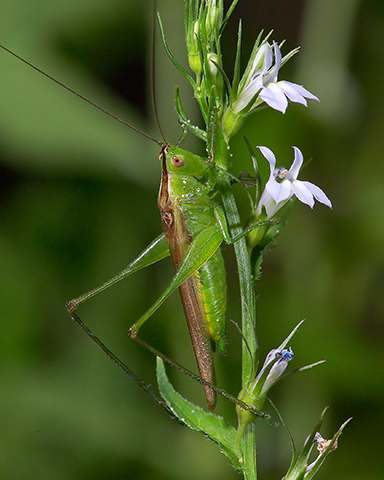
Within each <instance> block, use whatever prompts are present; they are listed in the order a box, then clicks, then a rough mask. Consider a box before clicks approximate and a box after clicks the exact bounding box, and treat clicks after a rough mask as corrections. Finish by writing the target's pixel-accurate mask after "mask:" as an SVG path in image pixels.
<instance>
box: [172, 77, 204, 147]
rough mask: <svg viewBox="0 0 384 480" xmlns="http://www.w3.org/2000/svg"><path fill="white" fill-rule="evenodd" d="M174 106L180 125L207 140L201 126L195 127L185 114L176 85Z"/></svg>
mask: <svg viewBox="0 0 384 480" xmlns="http://www.w3.org/2000/svg"><path fill="white" fill-rule="evenodd" d="M175 108H176V112H177V114H178V116H179V121H180V123H181V125H182V127H186V128H187V129H188V130H189V131H190V132H192V133H193V134H194V135H196V137H198V138H200V139H201V140H203V141H204V142H206V141H207V134H206V132H205V131H204V130H202V129H201V128H199V127H197V126H196V125H192V123H191V121H190V119H189V118H188V117H187V116H186V114H185V112H184V109H183V105H182V103H181V98H180V90H179V87H178V86H176V88H175Z"/></svg>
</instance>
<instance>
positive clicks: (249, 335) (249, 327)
mask: <svg viewBox="0 0 384 480" xmlns="http://www.w3.org/2000/svg"><path fill="white" fill-rule="evenodd" d="M221 193H222V199H223V206H224V210H225V214H226V217H227V220H228V225H229V228H230V231H231V235H232V236H236V235H239V234H240V233H241V232H242V226H241V219H240V215H239V211H238V208H237V204H236V199H235V197H234V195H233V193H232V190H231V187H230V185H229V184H226V185H223V187H222V191H221ZM234 250H235V255H236V261H237V268H238V275H239V284H240V297H241V308H242V332H243V344H242V388H244V387H245V386H246V385H248V383H249V382H250V381H251V380H252V379H253V378H254V376H255V365H256V360H257V338H256V331H255V323H256V297H255V292H254V288H253V280H252V275H251V266H250V261H249V255H248V251H247V245H246V241H245V238H242V239H241V240H239V241H238V242H236V243H235V244H234ZM249 352H251V356H250V354H249ZM242 452H243V465H244V478H245V479H247V480H251V479H252V480H256V479H257V471H256V432H255V426H254V424H251V425H249V426H248V427H247V428H246V430H245V433H244V436H243V442H242Z"/></svg>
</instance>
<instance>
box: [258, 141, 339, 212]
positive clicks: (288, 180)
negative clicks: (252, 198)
mask: <svg viewBox="0 0 384 480" xmlns="http://www.w3.org/2000/svg"><path fill="white" fill-rule="evenodd" d="M257 148H258V149H259V150H260V152H261V153H262V154H263V155H264V157H265V158H266V159H267V160H268V162H269V167H270V170H271V173H270V176H269V180H268V182H267V183H266V185H265V188H264V191H263V193H262V195H261V197H260V200H259V203H258V206H257V211H256V213H257V215H260V213H261V210H262V207H265V210H266V213H267V219H269V218H271V217H273V215H275V213H276V212H277V211H278V210H280V208H282V207H283V206H284V205H285V204H286V203H287V202H288V200H289V199H290V198H291V197H292V196H293V195H296V197H297V198H298V199H299V200H300V202H302V203H306V204H307V205H309V206H310V207H311V208H313V206H314V204H315V199H316V200H317V201H318V202H320V203H323V204H324V205H326V206H327V207H329V208H332V203H331V201H330V200H329V198H328V197H327V196H326V195H325V193H324V192H323V191H322V190H321V188H319V187H317V186H316V185H314V184H313V183H311V182H302V181H300V180H297V177H298V175H299V171H300V168H301V165H302V164H303V154H302V153H301V151H300V150H299V149H298V148H297V147H293V149H294V151H295V159H294V161H293V163H292V165H291V168H290V169H289V170H286V169H285V168H284V167H279V168H275V166H276V157H275V155H274V153H273V152H272V150H270V149H269V148H268V147H257ZM277 179H281V182H278V181H277Z"/></svg>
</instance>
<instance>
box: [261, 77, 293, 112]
mask: <svg viewBox="0 0 384 480" xmlns="http://www.w3.org/2000/svg"><path fill="white" fill-rule="evenodd" d="M259 97H260V98H261V99H262V100H264V102H265V103H267V104H268V105H269V106H270V107H271V108H273V109H275V110H278V111H279V112H281V113H285V111H286V109H287V106H288V100H287V98H286V96H285V95H284V93H283V91H282V90H281V88H280V87H279V85H278V84H277V83H271V84H270V85H268V87H264V88H262V89H261V92H260V93H259Z"/></svg>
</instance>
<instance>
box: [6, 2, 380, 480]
mask: <svg viewBox="0 0 384 480" xmlns="http://www.w3.org/2000/svg"><path fill="white" fill-rule="evenodd" d="M156 8H157V9H158V10H159V11H160V12H161V15H162V18H163V21H164V24H165V28H166V32H167V36H168V39H169V43H170V47H171V49H172V51H173V52H174V54H175V55H176V56H177V58H179V59H180V61H181V62H182V63H184V65H185V63H186V62H185V52H184V47H183V2H182V1H181V0H168V1H166V0H161V1H158V2H157V6H156ZM239 17H241V18H243V20H244V38H245V39H246V41H244V48H243V53H244V62H243V63H244V64H245V62H246V59H247V55H249V52H250V49H251V47H252V43H251V42H253V40H254V39H255V37H256V35H257V34H258V32H259V31H260V30H261V29H262V28H264V29H265V30H266V31H269V30H270V29H271V28H273V29H274V33H273V38H274V39H275V40H277V41H281V40H282V39H284V38H287V43H286V46H285V47H284V49H283V52H287V51H288V50H290V49H291V48H294V47H295V46H297V45H301V46H302V51H301V52H300V54H299V55H297V56H296V57H295V58H294V59H293V60H292V61H291V62H290V63H289V64H288V65H287V66H286V67H284V69H283V71H282V74H281V79H287V80H291V81H296V82H298V83H302V84H304V85H305V86H306V87H307V88H308V89H309V90H310V91H311V92H313V93H315V94H316V95H318V96H319V97H320V98H321V103H320V104H317V103H315V102H314V103H312V104H311V105H310V108H308V109H306V108H304V107H302V106H300V105H290V107H289V108H288V110H287V113H286V114H285V115H282V114H281V113H279V112H275V111H272V110H270V109H265V110H263V111H261V112H260V113H258V114H255V115H254V116H253V117H251V120H250V121H249V122H248V123H247V124H246V127H245V132H244V133H245V134H246V136H247V137H248V138H249V140H250V141H251V144H252V145H267V146H269V147H270V148H271V149H272V150H273V151H274V152H275V153H276V155H277V159H278V163H279V164H280V165H285V166H286V167H289V166H290V162H291V160H292V158H293V154H292V149H291V146H292V145H297V146H299V147H300V148H301V149H302V151H303V153H304V156H305V158H306V159H309V158H313V161H312V162H311V163H310V164H309V166H308V167H307V168H306V170H305V172H303V174H302V177H301V178H302V179H305V180H309V181H312V182H314V183H316V184H318V185H320V186H321V188H323V189H324V191H325V192H326V193H327V195H328V196H329V197H330V198H331V200H332V202H333V205H334V208H333V210H332V211H330V210H328V209H327V208H325V207H324V206H322V205H316V206H315V208H314V211H311V210H310V209H309V208H308V207H307V206H305V205H301V204H300V205H299V204H297V205H296V207H295V209H294V210H293V211H292V213H291V215H290V218H289V223H288V226H287V228H286V229H285V231H284V232H283V233H282V234H281V236H280V237H279V239H278V248H276V249H274V250H273V251H272V252H271V253H270V255H269V256H268V258H267V260H266V262H265V264H264V268H263V276H262V279H261V281H260V282H258V284H257V293H258V295H259V300H258V334H259V340H260V344H261V355H262V356H263V357H264V356H265V354H266V353H267V352H268V351H269V350H270V349H271V348H274V347H276V346H277V345H278V344H280V342H281V341H282V339H283V338H285V336H286V335H287V334H288V333H289V332H290V330H291V329H292V328H293V326H294V325H296V324H297V323H298V321H300V320H301V319H302V318H307V322H306V324H304V326H303V327H302V328H301V330H300V331H299V333H298V334H297V335H296V337H295V338H294V339H293V341H292V347H293V348H294V351H295V360H294V362H292V364H291V366H292V368H296V367H299V366H301V365H305V364H307V363H312V362H314V361H317V360H319V359H323V358H325V359H327V363H326V364H325V365H322V366H320V367H318V368H316V369H315V370H312V371H309V372H304V373H301V374H299V375H295V376H292V377H288V378H287V379H286V380H284V381H282V382H281V383H280V384H279V385H278V386H277V387H276V388H275V389H274V390H273V391H272V393H271V397H272V399H273V401H274V402H275V404H277V406H278V407H279V409H280V411H281V413H282V415H283V416H284V419H285V421H286V423H287V425H288V426H289V428H290V429H291V432H292V434H293V436H294V438H295V440H296V442H297V446H298V448H300V447H301V445H302V443H303V441H304V439H305V438H306V436H307V435H308V434H309V432H310V429H311V428H312V425H313V424H314V422H315V421H316V419H317V418H318V416H319V414H320V412H321V410H322V409H323V407H324V406H326V405H329V406H330V410H329V413H328V415H327V417H326V421H325V423H324V428H323V431H322V433H323V435H324V436H325V437H330V436H332V434H333V433H334V432H335V431H336V430H337V428H338V427H339V425H340V424H341V423H342V422H343V421H344V420H346V419H347V418H348V417H350V416H353V417H354V420H353V422H352V423H351V424H349V425H348V427H347V428H346V430H345V433H344V434H343V436H342V437H341V439H340V442H339V449H338V451H337V452H335V453H332V455H331V456H330V457H329V458H328V460H327V462H326V463H325V465H324V467H323V469H322V471H321V472H320V474H319V478H326V479H328V480H332V479H348V480H353V479H361V478H364V479H369V480H373V479H382V478H383V474H384V465H383V460H382V456H381V454H380V451H381V450H382V432H383V427H384V422H383V420H384V418H383V417H384V415H383V394H384V358H383V342H384V300H383V297H384V248H383V247H384V173H383V172H384V168H383V151H384V145H383V142H384V140H383V139H384V134H383V129H384V116H383V107H384V105H383V104H384V94H383V89H384V82H383V81H382V77H383V75H384V47H383V45H384V2H378V1H377V0H361V1H360V2H358V1H353V0H307V1H304V0H302V1H289V0H270V1H265V0H257V1H256V0H252V1H251V0H240V2H239V5H238V8H237V9H236V11H235V14H234V16H233V18H232V21H231V22H230V24H229V25H228V28H227V30H226V35H225V39H224V41H223V50H224V54H225V55H226V56H225V65H226V68H227V71H228V72H229V74H230V72H231V70H232V62H233V54H234V44H235V41H236V40H235V39H236V29H237V21H238V18H239ZM0 22H1V30H0V32H1V33H0V42H1V43H2V44H4V45H5V46H6V47H8V48H10V49H12V50H13V51H15V52H17V53H18V54H19V55H21V56H23V57H24V58H26V59H27V60H28V61H30V62H32V63H33V64H35V65H36V66H38V67H39V68H41V69H42V70H44V71H46V72H47V73H49V74H50V75H53V76H54V77H55V78H57V79H59V80H60V81H62V82H64V83H65V84H67V85H69V86H70V87H71V88H73V89H74V90H76V91H77V92H79V93H81V94H83V95H85V96H87V97H88V98H89V99H91V100H92V101H94V102H96V103H98V104H99V105H101V106H102V107H104V108H106V109H108V110H110V111H112V112H113V113H114V114H116V115H118V116H121V117H123V118H124V119H126V120H127V121H128V122H130V123H132V124H133V125H135V126H137V127H139V128H142V129H143V130H145V131H146V132H148V133H150V134H152V135H154V136H156V137H159V135H158V133H157V132H156V129H155V127H154V121H153V113H152V107H151V94H150V91H151V88H150V83H151V81H150V64H151V56H152V54H151V35H152V24H153V4H152V2H149V1H142V0H141V1H138V0H109V1H105V0H104V1H101V0H93V1H92V2H91V1H89V0H76V1H74V0H66V1H65V2H58V1H56V2H52V1H48V0H34V1H32V2H31V1H25V0H12V1H11V0H4V1H3V2H2V3H1V4H0ZM155 63H156V66H155V76H156V103H157V105H158V109H159V117H160V123H161V125H162V128H163V129H164V134H165V136H166V138H167V139H169V141H170V142H175V141H177V138H178V136H179V127H178V124H177V119H176V115H175V112H174V109H173V88H174V85H175V84H176V83H178V84H180V88H181V89H182V92H183V95H184V103H185V109H186V110H187V111H188V113H189V114H190V116H191V117H192V118H196V110H195V106H194V104H193V102H192V99H191V96H192V95H191V91H190V90H189V87H188V86H186V85H185V83H183V82H182V81H181V78H180V77H179V75H178V74H177V72H176V71H175V70H174V69H173V67H172V66H171V65H170V62H169V61H168V60H167V58H166V57H165V55H164V53H163V52H162V50H161V47H160V46H159V47H158V48H157V50H156V62H155ZM0 122H1V123H0V125H1V127H0V155H1V159H0V182H1V189H0V258H1V269H0V275H1V276H0V313H1V322H0V362H1V364H0V365H1V366H0V379H1V380H0V381H1V387H0V388H1V390H0V391H1V394H0V426H1V429H0V432H1V434H0V478H4V479H29V480H33V479H39V480H45V479H47V480H53V479H54V480H61V479H63V480H64V479H65V480H69V479H71V480H77V479H79V480H80V479H81V480H87V479H93V480H96V479H110V480H115V479H116V480H117V479H130V478H140V479H146V478H150V479H160V480H161V479H175V480H176V479H177V480H179V479H185V480H188V479H192V478H202V479H217V478H222V479H228V480H229V479H235V478H239V477H238V475H237V474H236V473H235V472H234V471H233V470H232V469H231V468H230V467H229V466H228V465H227V460H226V458H225V457H223V456H221V455H220V453H219V450H218V448H217V447H216V446H215V445H213V444H211V443H209V442H208V441H207V440H206V439H204V437H203V436H202V435H200V434H197V433H195V432H191V431H189V430H188V429H187V428H183V427H181V426H180V425H179V424H178V423H177V422H176V421H174V420H171V419H170V418H169V417H168V416H167V415H166V414H165V413H164V412H163V411H162V410H161V409H160V408H159V407H158V406H157V405H156V404H155V403H154V402H153V401H151V399H150V398H149V397H148V396H147V395H145V393H143V392H142V391H141V390H140V389H139V388H138V387H137V386H136V385H135V384H134V383H133V382H131V381H130V380H129V379H128V378H126V377H125V376H124V374H123V373H122V372H121V371H120V370H119V369H118V368H116V367H115V366H114V365H113V363H112V362H110V361H109V360H108V359H107V358H106V357H105V356H104V354H103V353H102V352H101V351H100V350H99V349H97V348H96V347H95V346H94V345H93V344H92V343H91V342H90V341H89V340H88V339H87V338H86V336H85V335H84V333H83V332H82V331H80V329H79V328H78V327H77V326H76V325H75V324H74V323H73V322H72V321H71V320H70V318H69V316H68V315H67V313H66V311H65V308H64V304H65V302H66V301H67V300H69V299H71V298H73V297H76V296H78V295H80V294H81V293H83V292H85V291H87V290H89V289H91V288H93V287H95V286H97V285H99V284H100V283H102V282H103V281H105V280H106V279H107V278H109V277H111V276H112V275H114V274H115V273H117V272H118V271H119V270H121V269H122V268H123V267H124V266H125V265H126V264H127V263H129V261H130V260H132V258H134V256H135V255H137V254H138V253H139V252H140V251H141V249H142V248H143V247H145V246H146V245H147V244H148V243H149V242H150V241H151V240H152V239H153V238H154V237H155V236H156V235H158V233H159V232H160V229H161V224H160V217H159V213H158V211H157V208H156V198H157V190H158V183H159V172H160V171H159V166H158V163H157V154H158V151H157V150H158V147H157V145H156V144H154V143H151V142H150V141H148V140H146V139H145V138H143V137H141V136H139V135H137V134H135V133H134V132H132V131H130V130H129V129H127V128H125V127H124V126H122V125H120V124H119V123H118V122H116V121H113V120H112V119H110V118H108V117H107V116H106V115H103V114H102V113H100V112H98V111H96V110H95V109H93V108H92V107H90V106H89V105H87V104H86V103H85V102H82V101H81V100H79V99H78V98H77V97H75V96H74V95H71V94H69V93H68V92H66V91H64V90H63V89H62V88H60V87H58V86H57V85H55V84H54V83H53V82H50V81H48V80H47V79H46V78H44V77H43V76H42V75H40V74H38V73H36V72H35V71H33V70H32V69H31V68H28V67H27V66H25V65H23V64H22V63H21V62H19V61H17V60H16V59H15V58H13V57H11V56H10V55H8V54H7V53H5V52H4V51H1V52H0ZM187 146H188V147H189V148H193V149H194V151H196V152H202V146H201V145H200V144H199V143H196V142H194V141H193V140H189V143H187ZM233 150H234V153H235V155H236V156H235V158H236V162H237V163H236V166H235V167H234V168H233V172H234V173H235V174H237V173H238V171H239V170H242V171H250V170H251V166H250V165H251V164H250V159H249V155H248V154H247V151H246V148H245V144H244V140H243V139H242V137H241V135H239V136H238V138H235V139H234V143H233ZM239 193H240V192H239ZM224 253H225V256H226V262H227V274H228V283H229V296H230V304H229V309H228V319H229V318H231V319H233V320H235V321H238V320H239V305H238V303H239V302H238V289H237V283H236V266H235V262H234V259H233V254H232V251H231V248H229V247H227V248H225V252H224ZM171 275H172V269H171V266H170V262H169V261H167V260H164V261H163V262H162V263H161V264H159V265H155V266H153V267H151V268H148V269H146V270H145V271H143V272H140V273H138V274H136V275H134V277H132V278H129V279H127V280H125V281H124V282H122V283H121V284H120V285H118V286H115V287H114V288H112V289H110V291H108V292H105V293H103V294H102V295H99V296H98V297H97V298H95V299H94V300H92V301H90V302H89V304H86V305H84V306H83V307H81V309H80V310H79V314H80V316H81V317H82V318H83V319H84V320H85V321H86V322H87V323H88V325H89V326H90V327H91V328H92V329H93V330H94V331H95V333H96V334H97V335H99V337H101V338H102V339H103V340H104V341H105V342H106V343H107V345H108V346H109V347H110V348H111V349H112V350H113V351H114V352H115V353H116V354H118V355H119V356H121V357H122V359H123V360H124V361H125V362H126V363H127V364H128V365H129V366H130V367H131V368H132V369H133V370H135V372H137V373H138V375H139V376H141V377H142V378H144V379H145V381H146V382H148V383H152V384H154V383H155V379H154V375H153V371H154V363H155V360H154V358H153V356H152V355H151V354H149V353H147V352H146V351H143V349H142V348H141V347H140V346H138V345H136V344H134V342H132V341H131V340H129V338H128V336H127V327H128V326H129V325H131V324H132V323H133V322H134V320H135V319H137V318H138V316H139V315H140V314H141V313H142V312H144V310H145V309H146V308H147V307H148V306H149V305H150V304H151V303H152V302H153V301H154V300H155V298H156V297H157V296H158V295H159V293H160V292H161V291H162V289H164V287H165V285H166V283H167V281H168V280H169V279H170V277H171ZM186 330H187V329H186V326H185V322H184V320H183V313H182V310H181V307H180V302H179V299H178V296H177V295H174V296H173V297H172V298H171V299H170V300H168V301H167V302H166V304H165V305H164V306H163V307H162V308H161V309H160V311H159V312H158V313H157V314H156V315H155V316H154V318H153V319H151V321H149V322H148V324H147V325H146V326H145V327H144V328H143V331H142V335H143V336H144V337H145V338H146V339H147V340H148V341H150V342H152V343H154V344H156V345H157V346H158V347H159V348H161V349H162V350H163V351H165V352H167V353H168V355H169V356H171V358H173V359H175V360H177V361H179V362H180V363H182V364H183V365H185V366H187V367H190V368H194V359H193V356H192V349H191V347H190V341H189V339H188V334H187V331H186ZM239 344H240V338H239V335H238V333H237V332H236V329H235V328H234V327H233V325H232V324H229V326H228V355H227V357H226V358H222V357H221V358H220V356H217V361H216V363H217V369H218V378H219V384H220V385H221V386H223V387H224V388H226V389H228V390H229V391H231V392H233V393H236V392H237V391H238V390H239V380H238V379H239V374H240V365H239V363H238V360H237V359H238V352H239ZM169 373H170V375H171V378H172V380H173V381H174V383H175V384H176V386H177V388H178V389H179V390H180V391H182V393H183V394H184V395H185V396H188V397H189V398H192V399H193V400H196V401H197V402H200V404H201V405H204V399H203V395H202V392H201V387H199V386H198V385H195V384H194V383H193V382H191V381H190V380H189V379H185V378H183V376H182V375H179V374H177V373H175V372H171V371H170V372H169ZM233 410H234V409H233V406H232V405H231V404H228V402H226V401H224V400H222V399H220V401H219V404H218V408H217V412H218V413H221V414H223V413H224V414H226V415H229V416H230V417H231V418H232V420H233V422H235V416H234V412H233ZM258 427H259V429H260V439H259V442H258V449H259V454H260V455H259V457H260V458H259V464H260V473H261V474H262V478H264V479H277V478H281V477H282V476H283V475H284V473H285V471H286V468H287V465H288V463H289V454H290V449H289V442H288V439H287V436H286V433H285V432H284V430H283V428H278V429H273V428H272V427H270V426H268V425H266V424H263V423H262V422H259V424H258ZM378 455H379V457H378Z"/></svg>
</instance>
